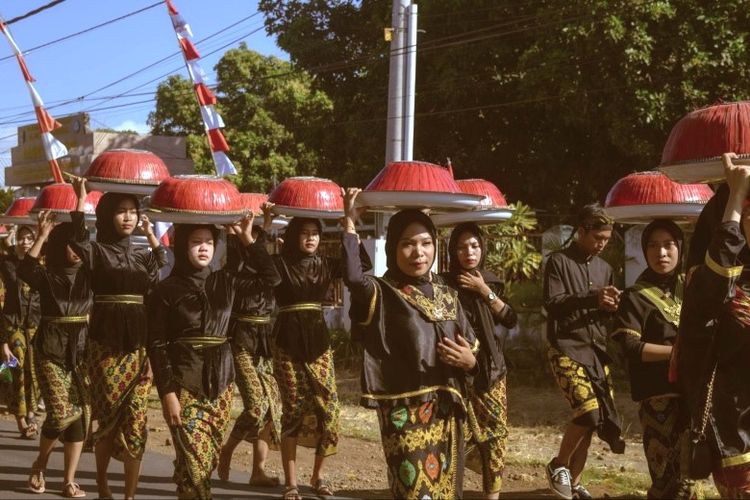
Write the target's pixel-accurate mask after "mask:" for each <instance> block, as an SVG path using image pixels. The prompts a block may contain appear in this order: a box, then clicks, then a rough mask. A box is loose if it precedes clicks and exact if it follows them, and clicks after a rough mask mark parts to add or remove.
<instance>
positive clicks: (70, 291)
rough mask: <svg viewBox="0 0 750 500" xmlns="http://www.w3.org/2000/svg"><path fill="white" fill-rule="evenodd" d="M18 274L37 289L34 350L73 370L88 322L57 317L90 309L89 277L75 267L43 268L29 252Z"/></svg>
mask: <svg viewBox="0 0 750 500" xmlns="http://www.w3.org/2000/svg"><path fill="white" fill-rule="evenodd" d="M18 276H19V277H20V278H21V279H22V280H23V281H25V282H26V283H28V284H29V285H30V286H32V287H33V288H34V289H35V290H38V292H39V298H40V305H41V322H40V324H39V328H38V330H37V332H36V337H35V338H34V346H35V347H36V349H37V352H38V353H40V354H41V355H42V356H44V357H45V358H47V359H50V360H52V361H54V362H55V363H57V364H59V365H61V366H64V367H65V368H66V369H67V370H71V369H73V368H74V367H75V366H76V365H77V364H78V363H79V362H80V360H81V359H82V357H81V356H82V355H83V350H84V348H85V346H86V334H87V332H88V321H80V320H79V321H74V322H66V321H60V320H59V319H60V318H71V317H78V318H81V317H85V316H87V315H88V314H89V312H90V311H91V306H92V298H93V294H92V293H91V286H90V285H91V283H90V279H89V278H90V276H89V274H88V273H87V272H86V270H85V269H83V268H81V267H78V268H77V269H76V270H75V271H72V270H71V273H70V274H68V273H66V271H65V270H63V269H54V268H49V269H48V268H45V267H44V266H42V265H41V264H40V263H39V259H35V258H34V257H31V256H29V255H27V256H25V257H24V258H23V260H22V261H21V263H20V265H19V266H18Z"/></svg>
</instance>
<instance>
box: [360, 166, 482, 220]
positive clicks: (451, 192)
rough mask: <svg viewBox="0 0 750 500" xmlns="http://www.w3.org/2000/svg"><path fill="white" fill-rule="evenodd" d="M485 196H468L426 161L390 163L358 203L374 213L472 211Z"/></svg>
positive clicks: (444, 170)
mask: <svg viewBox="0 0 750 500" xmlns="http://www.w3.org/2000/svg"><path fill="white" fill-rule="evenodd" d="M483 198H484V195H474V194H466V193H464V192H463V191H461V188H460V187H459V186H458V184H457V183H456V181H455V180H454V179H453V174H452V173H451V171H450V170H449V169H448V168H446V167H443V166H440V165H435V164H434V163H428V162H423V161H396V162H392V163H389V164H388V165H387V166H386V167H385V168H383V170H381V171H380V173H379V174H378V175H377V176H375V178H374V179H373V180H372V181H371V182H370V184H368V185H367V187H366V188H365V189H364V191H362V193H360V195H359V196H358V197H357V204H358V205H361V206H367V207H369V208H371V209H374V210H379V209H382V210H385V211H392V210H399V209H403V208H435V209H449V210H470V209H472V208H475V207H476V206H477V205H478V204H479V203H480V201H481V200H482V199H483Z"/></svg>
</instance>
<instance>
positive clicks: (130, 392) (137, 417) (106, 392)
mask: <svg viewBox="0 0 750 500" xmlns="http://www.w3.org/2000/svg"><path fill="white" fill-rule="evenodd" d="M145 362H146V349H145V348H140V349H138V350H135V351H133V352H126V353H118V352H116V351H114V350H112V349H111V348H109V347H107V346H106V345H104V344H100V343H98V342H96V341H95V340H91V339H89V355H88V371H89V379H90V380H91V404H92V413H93V416H92V418H94V419H95V420H97V421H98V424H99V425H98V427H97V429H96V432H94V441H98V440H100V439H102V438H104V437H105V436H109V435H110V434H111V433H114V447H113V451H112V456H113V457H114V458H116V459H117V460H120V461H122V460H123V459H124V458H125V456H126V455H127V456H130V457H131V458H134V459H137V460H140V459H141V457H142V456H143V453H144V451H145V450H146V439H147V438H148V428H147V427H146V423H147V418H146V416H147V415H146V413H147V409H148V395H149V392H150V391H151V381H150V380H149V381H141V371H142V370H143V366H144V363H145Z"/></svg>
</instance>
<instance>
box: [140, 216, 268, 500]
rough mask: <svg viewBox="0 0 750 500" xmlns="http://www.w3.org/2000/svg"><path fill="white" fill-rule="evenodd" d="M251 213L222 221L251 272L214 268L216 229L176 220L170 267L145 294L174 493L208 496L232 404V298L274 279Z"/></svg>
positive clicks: (195, 496)
mask: <svg viewBox="0 0 750 500" xmlns="http://www.w3.org/2000/svg"><path fill="white" fill-rule="evenodd" d="M252 223H253V219H252V217H245V218H244V219H242V221H241V222H240V223H239V224H236V225H232V226H228V228H227V229H228V230H229V231H230V233H233V234H235V235H236V237H237V238H238V239H239V241H240V244H241V248H240V249H238V250H237V251H239V252H240V253H241V255H242V257H241V258H242V263H243V266H247V267H252V268H255V269H263V270H264V271H263V272H262V273H261V272H259V273H257V274H255V275H253V276H247V275H245V276H240V275H239V274H237V273H234V272H230V271H228V270H219V271H212V270H211V268H210V266H209V265H210V264H211V261H212V260H213V257H214V244H215V242H216V240H217V238H218V229H216V227H215V226H213V225H204V224H176V225H175V244H174V255H175V266H174V268H173V269H172V272H171V274H170V275H169V277H168V278H166V279H165V280H164V281H162V282H161V283H159V284H158V285H157V287H156V290H155V291H154V293H153V295H152V296H151V297H150V298H149V303H148V312H149V316H148V319H149V323H148V332H149V334H148V353H149V358H150V359H152V360H153V367H154V381H155V384H156V388H157V389H158V391H159V397H160V398H161V401H162V409H163V411H164V419H165V420H166V422H167V424H168V425H169V428H170V431H171V433H172V439H173V441H174V447H175V453H176V460H175V470H174V476H173V480H174V481H175V483H176V484H177V495H178V498H186V499H187V498H190V499H192V498H198V499H201V500H203V499H210V498H211V473H212V472H213V470H214V469H215V468H216V465H217V463H218V460H219V451H220V450H221V444H222V441H223V439H224V434H225V432H226V429H227V426H228V424H229V416H230V411H231V409H232V382H233V380H234V376H235V370H234V364H233V361H232V348H231V346H230V344H229V342H227V341H228V338H227V334H228V333H229V325H230V321H231V320H230V318H231V315H232V310H233V306H234V303H235V301H237V300H239V297H242V296H248V295H252V294H253V293H257V291H258V290H259V289H261V288H262V287H264V286H268V282H269V281H271V282H273V281H275V280H274V276H273V275H272V273H270V272H269V270H272V269H273V263H272V261H271V258H270V256H269V255H268V253H267V252H266V249H265V235H264V234H263V233H262V232H261V234H260V235H259V237H258V238H257V240H253V237H252Z"/></svg>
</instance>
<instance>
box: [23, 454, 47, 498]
mask: <svg viewBox="0 0 750 500" xmlns="http://www.w3.org/2000/svg"><path fill="white" fill-rule="evenodd" d="M27 484H28V486H29V490H30V491H31V492H32V493H44V492H45V491H46V488H45V487H44V471H42V469H40V468H39V467H37V466H36V462H34V464H33V465H32V466H31V474H30V475H29V480H28V483H27Z"/></svg>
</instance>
